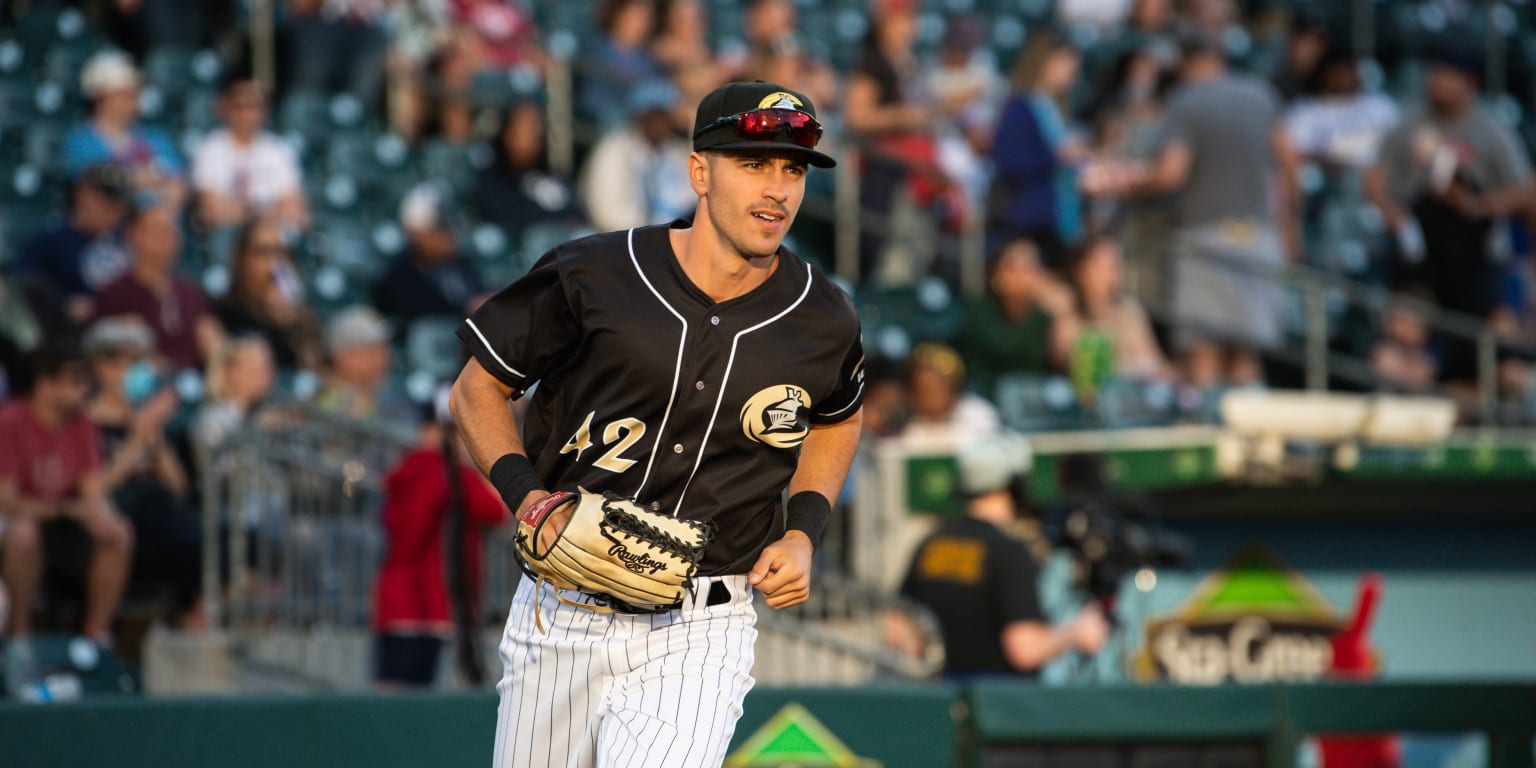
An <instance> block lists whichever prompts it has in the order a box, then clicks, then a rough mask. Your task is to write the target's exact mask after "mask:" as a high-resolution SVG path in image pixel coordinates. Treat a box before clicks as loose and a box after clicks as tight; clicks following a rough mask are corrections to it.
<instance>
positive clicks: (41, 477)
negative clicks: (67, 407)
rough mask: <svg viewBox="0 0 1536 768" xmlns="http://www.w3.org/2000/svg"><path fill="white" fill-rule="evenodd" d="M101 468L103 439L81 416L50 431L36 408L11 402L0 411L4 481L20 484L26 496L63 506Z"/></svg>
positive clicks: (1, 475)
mask: <svg viewBox="0 0 1536 768" xmlns="http://www.w3.org/2000/svg"><path fill="white" fill-rule="evenodd" d="M100 466H101V438H100V436H99V435H97V433H96V427H95V425H93V424H91V420H90V419H89V418H87V417H86V415H85V414H83V413H81V414H78V415H76V416H75V417H74V418H72V419H70V420H69V421H66V422H64V423H63V424H61V425H60V426H59V428H58V429H56V430H55V429H50V428H49V427H48V426H47V425H45V424H43V423H42V422H41V421H39V420H38V418H37V412H36V411H34V410H32V404H31V403H29V402H27V401H26V400H13V401H11V402H10V403H9V404H7V405H5V406H4V407H0V479H5V480H11V481H14V482H15V483H16V490H17V491H18V492H19V493H20V494H21V495H22V496H24V497H26V498H30V499H38V500H41V501H60V500H63V499H66V498H68V497H69V496H71V495H72V494H74V493H76V492H78V491H79V490H80V481H82V480H84V479H85V478H86V477H87V476H88V475H90V474H91V473H92V472H94V471H96V469H97V468H99V467H100Z"/></svg>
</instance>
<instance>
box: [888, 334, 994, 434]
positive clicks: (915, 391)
mask: <svg viewBox="0 0 1536 768" xmlns="http://www.w3.org/2000/svg"><path fill="white" fill-rule="evenodd" d="M965 384H966V379H965V363H963V362H962V361H961V360H960V355H959V354H958V353H956V352H955V350H953V349H950V348H949V347H946V346H944V345H943V344H931V343H930V344H919V345H917V346H916V347H915V348H913V350H912V355H911V357H910V358H908V360H907V392H908V397H909V402H910V405H911V408H910V413H909V414H908V416H909V418H908V420H907V423H906V425H905V427H903V429H902V431H901V439H902V441H903V442H906V443H907V444H908V445H911V446H913V447H920V448H923V449H930V448H931V449H934V450H953V449H958V448H959V447H960V446H962V445H965V444H966V443H968V442H970V441H972V440H975V439H977V438H979V437H983V436H986V435H990V434H992V433H993V432H996V431H997V430H998V429H999V428H1000V427H1001V426H1002V422H1001V421H1000V420H999V419H998V416H997V410H996V409H994V408H993V407H992V404H991V403H989V402H987V401H986V400H984V399H982V398H981V397H979V396H978V395H976V394H974V393H972V392H967V391H966V388H965Z"/></svg>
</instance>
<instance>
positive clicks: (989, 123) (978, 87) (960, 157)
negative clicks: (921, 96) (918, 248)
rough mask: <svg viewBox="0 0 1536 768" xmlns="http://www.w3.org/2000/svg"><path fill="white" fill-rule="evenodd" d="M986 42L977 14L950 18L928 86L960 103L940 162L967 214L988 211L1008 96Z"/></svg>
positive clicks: (943, 128)
mask: <svg viewBox="0 0 1536 768" xmlns="http://www.w3.org/2000/svg"><path fill="white" fill-rule="evenodd" d="M985 41H986V30H985V29H984V28H983V27H982V25H981V22H980V21H979V20H978V19H977V18H976V17H974V16H968V15H957V16H952V17H950V19H949V20H948V22H947V23H946V24H945V27H944V41H943V43H942V44H941V45H940V46H939V60H938V62H937V66H936V67H934V69H933V70H932V71H931V72H929V73H928V90H929V91H931V92H932V93H933V95H934V98H936V99H938V100H939V101H940V102H942V103H946V104H953V105H955V108H954V110H953V112H952V114H951V116H950V119H947V120H944V121H942V122H941V123H940V124H939V126H938V127H937V136H938V164H939V168H940V170H941V171H942V172H943V173H944V175H945V176H947V177H948V178H951V179H954V180H955V181H956V182H957V183H958V184H959V185H960V187H961V189H962V190H963V191H964V193H965V202H966V211H967V212H975V211H982V210H985V209H986V200H987V189H988V186H989V184H990V182H991V178H992V173H991V163H990V162H989V161H988V159H987V156H988V155H989V154H990V153H991V151H992V130H993V127H994V126H996V125H997V119H998V110H999V108H1000V107H1001V105H1002V100H1003V98H1004V96H1005V95H1006V86H1005V85H1004V83H1003V81H1002V79H1001V78H1000V77H998V75H997V72H996V71H995V68H994V67H993V65H992V62H991V61H990V60H989V59H987V58H985V57H983V56H981V55H980V51H981V49H982V48H983V47H984V43H985ZM770 82H782V81H776V80H775V81H770Z"/></svg>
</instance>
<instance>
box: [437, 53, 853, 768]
mask: <svg viewBox="0 0 1536 768" xmlns="http://www.w3.org/2000/svg"><path fill="white" fill-rule="evenodd" d="M820 138H821V126H820V124H819V123H817V121H816V111H815V108H814V106H813V105H812V104H811V102H810V101H809V100H808V99H807V98H806V97H805V96H803V95H802V94H800V93H797V92H795V91H791V90H789V89H787V88H784V87H781V86H778V85H774V84H771V83H763V82H755V83H731V84H728V85H725V86H722V87H720V88H719V89H716V90H715V91H713V92H711V93H710V94H709V95H707V96H705V97H704V99H703V100H702V101H701V102H700V104H699V107H698V112H697V115H696V121H695V126H694V134H693V149H694V151H693V153H692V154H691V155H690V156H689V158H688V177H689V180H690V181H691V183H692V186H693V189H694V191H695V192H696V193H697V194H698V197H699V201H698V207H697V209H696V211H695V213H694V217H693V220H692V221H691V222H690V221H682V220H679V221H674V222H672V223H670V224H666V225H659V226H649V227H639V228H635V229H631V230H627V231H621V232H611V233H607V234H600V235H595V236H592V237H587V238H583V239H579V240H575V241H572V242H569V243H566V244H564V245H561V246H559V247H556V248H555V249H554V250H552V251H550V252H549V253H547V254H545V255H544V256H543V258H541V259H540V260H539V262H538V263H537V264H536V265H535V266H534V267H533V269H532V270H530V271H529V273H528V274H527V275H526V276H524V277H523V278H521V279H519V280H518V281H516V282H514V283H513V284H512V285H510V286H508V287H507V288H506V289H504V290H503V291H502V292H501V293H499V294H497V295H496V296H495V297H493V298H492V299H490V300H489V301H488V302H486V304H485V305H484V306H482V307H481V308H480V309H479V310H477V311H476V312H475V313H474V315H473V316H471V317H470V318H469V319H467V320H466V321H465V322H464V324H463V326H462V327H461V328H460V329H459V331H458V333H459V337H460V338H461V339H462V340H463V341H464V342H465V343H466V344H468V346H469V348H470V349H471V350H472V353H473V359H472V360H470V362H469V363H468V364H467V365H466V366H465V368H464V371H463V373H462V374H461V375H460V376H459V379H458V381H457V382H456V383H455V385H454V388H453V392H452V398H451V405H452V409H453V414H454V417H455V419H456V420H457V421H458V424H459V425H460V428H461V429H462V431H463V434H464V437H465V439H466V441H467V443H468V445H469V447H470V451H471V453H472V454H473V455H474V457H475V460H476V462H477V463H478V464H479V465H480V468H481V469H482V470H483V471H485V472H486V474H487V475H488V477H489V478H490V480H491V482H492V483H493V484H494V485H495V486H496V488H497V489H498V490H499V491H500V492H501V494H502V496H503V498H504V499H505V500H506V501H507V504H508V506H509V507H511V508H512V509H514V510H517V512H518V515H519V520H520V523H519V525H520V528H525V529H527V530H534V529H533V527H532V526H530V523H541V524H542V526H541V527H539V528H537V531H536V537H537V538H538V540H539V541H540V542H545V540H546V538H553V537H555V536H559V535H561V534H560V531H559V530H556V529H557V528H558V526H559V524H558V523H555V524H550V523H549V519H553V518H552V517H550V516H549V510H550V508H551V507H552V506H554V504H556V503H558V502H561V501H563V500H564V498H565V497H568V496H572V495H573V494H575V493H581V494H584V495H590V494H588V492H592V493H601V492H608V493H609V494H611V496H610V497H609V498H613V497H615V496H622V497H630V498H633V499H634V500H636V501H637V502H638V503H639V504H640V505H643V508H644V509H645V510H653V511H656V512H658V513H660V514H663V515H670V516H674V517H673V518H669V522H679V521H694V522H690V523H688V524H689V525H697V526H699V527H701V528H702V527H707V528H709V529H711V530H712V532H713V536H712V538H711V539H709V540H708V543H707V545H706V546H705V547H703V551H702V555H701V556H700V557H699V559H698V561H697V568H696V572H694V571H690V575H691V576H692V578H690V579H688V580H687V581H686V583H685V584H684V585H683V586H684V587H686V592H683V593H681V594H682V597H681V599H679V600H677V601H676V602H675V603H673V604H668V605H662V606H661V607H660V608H659V609H657V610H655V611H653V612H644V613H640V612H631V611H630V610H628V609H629V608H631V607H632V606H630V605H629V604H628V603H626V602H625V601H622V600H617V599H612V598H611V596H605V595H603V594H602V593H601V590H596V591H594V590H591V589H585V588H584V589H582V590H579V591H578V590H571V589H560V588H558V587H557V586H555V585H554V584H552V583H550V582H549V581H546V580H545V579H544V578H543V576H542V572H541V575H540V577H539V578H537V579H534V578H530V579H524V580H522V582H521V583H520V584H519V586H518V590H517V594H516V597H515V598H514V599H513V602H512V607H511V611H510V613H509V615H508V617H507V624H506V631H505V633H504V635H503V639H502V642H501V646H500V655H501V659H502V662H503V664H504V666H505V673H504V675H503V677H502V679H501V682H500V684H499V685H498V686H497V690H498V691H499V693H500V697H501V703H500V707H499V710H498V717H497V725H496V745H495V765H496V766H497V768H512V767H513V766H519V767H522V766H526V767H528V768H543V767H544V766H590V765H594V764H598V765H603V766H669V767H675V766H718V765H720V763H721V762H722V760H723V759H724V756H725V751H726V748H727V745H728V744H729V742H730V739H731V734H732V732H733V731H734V729H735V724H736V720H737V719H738V718H739V717H740V715H741V711H742V710H741V707H742V702H743V700H744V699H745V697H746V694H747V691H748V690H749V689H750V688H751V687H752V684H753V678H752V674H751V671H752V660H753V642H754V639H755V638H756V635H757V632H756V629H755V627H754V625H755V621H756V614H755V612H754V608H753V603H752V590H754V589H755V590H757V591H759V592H762V593H763V594H764V596H765V598H766V602H767V604H768V605H769V606H772V607H773V608H784V607H786V606H791V605H795V604H797V603H799V602H801V601H803V600H804V599H805V598H806V596H807V594H808V592H809V589H810V570H811V555H812V553H813V552H814V550H815V547H816V545H817V542H818V540H819V539H820V536H821V533H822V531H823V529H824V528H825V525H826V522H827V518H828V516H829V515H830V512H831V507H832V504H833V502H834V501H835V500H836V498H837V493H838V491H839V489H840V488H841V487H842V485H843V481H844V478H845V476H846V475H847V472H848V467H849V464H850V463H851V461H852V459H853V454H854V451H855V448H856V446H857V442H858V436H859V425H860V421H861V410H860V405H861V403H862V398H863V390H864V387H863V363H864V356H863V349H862V347H861V345H860V339H859V325H858V319H857V315H856V314H855V311H854V308H853V305H852V302H851V301H850V300H849V298H848V296H847V295H846V294H845V293H844V292H843V291H842V290H840V289H838V288H837V287H836V286H834V285H833V284H832V283H831V282H829V281H828V280H827V278H826V276H825V275H823V274H822V273H821V271H820V270H819V269H817V268H816V267H814V266H812V265H810V264H807V263H806V262H805V261H803V260H801V259H800V258H799V257H797V256H796V255H795V254H793V253H791V252H790V251H789V250H787V249H785V248H783V247H782V245H781V243H782V241H783V239H784V235H785V234H786V233H787V232H788V231H789V227H790V225H791V224H792V223H793V222H794V219H795V214H796V213H797V212H798V211H799V208H800V204H801V201H802V200H803V197H804V193H805V176H806V173H807V171H808V168H807V166H809V165H814V166H817V167H821V168H828V167H832V166H833V165H834V164H835V163H834V161H833V160H832V158H830V157H828V156H827V155H825V154H822V153H821V152H818V151H817V150H816V145H817V142H818V141H819V140H820ZM535 383H537V384H538V387H537V389H536V390H534V391H533V394H532V395H531V402H530V404H529V407H528V411H527V416H526V418H525V422H526V423H523V424H518V423H517V422H516V420H515V419H514V417H513V416H512V415H511V411H510V409H509V407H508V401H509V400H510V399H513V398H518V397H521V396H522V395H523V394H525V393H527V392H528V391H529V390H530V388H532V387H533V386H534V384H535ZM578 489H580V491H578ZM598 503H602V502H598ZM571 506H574V505H571ZM606 508H607V507H606V506H605V509H606ZM632 508H637V507H632ZM547 518H548V519H547ZM630 518H631V519H633V515H631V516H630ZM565 519H566V520H568V521H569V526H568V527H569V528H574V527H576V518H574V517H566V518H565ZM679 524H681V523H679ZM641 527H642V528H644V526H641ZM652 529H654V526H653V528H652ZM565 535H566V536H567V537H569V536H570V531H569V530H568V529H567V530H566V532H565ZM605 535H609V540H611V541H614V542H615V543H614V545H613V546H612V547H610V548H609V549H608V550H603V548H602V546H599V547H595V548H593V549H596V550H599V551H596V552H593V553H591V555H592V556H593V557H599V556H602V555H604V554H607V555H608V556H610V558H612V557H617V558H618V560H620V561H621V563H620V565H621V566H623V567H627V568H628V569H629V570H630V571H633V572H636V573H638V572H640V571H641V570H643V569H645V568H647V567H649V566H650V565H652V564H653V563H654V562H655V561H654V560H652V559H650V558H651V557H652V555H651V552H652V550H645V551H644V552H642V553H640V554H636V553H635V552H633V551H629V550H626V548H625V547H624V546H622V545H621V544H620V543H618V542H619V539H617V538H613V537H612V536H611V535H610V534H606V533H605ZM658 537H659V538H658V542H659V543H658V545H657V547H658V548H656V549H655V550H654V551H655V552H656V553H657V554H658V556H662V555H665V553H666V552H674V553H675V552H679V551H682V550H681V549H680V547H679V545H678V539H677V537H669V536H665V535H660V534H658ZM522 543H525V540H524V539H520V545H521V544H522ZM546 543H547V542H546ZM603 546H607V545H606V544H604V545H603ZM614 552H617V553H618V554H617V555H614ZM577 554H578V555H579V556H580V555H581V553H577ZM529 562H532V561H529ZM525 567H526V566H525ZM623 567H621V568H620V569H619V571H620V572H622V571H623ZM658 567H659V565H658ZM655 570H656V568H651V569H650V571H649V572H654V571H655Z"/></svg>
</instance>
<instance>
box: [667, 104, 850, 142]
mask: <svg viewBox="0 0 1536 768" xmlns="http://www.w3.org/2000/svg"><path fill="white" fill-rule="evenodd" d="M727 125H729V126H733V127H735V129H736V138H738V139H746V140H748V141H772V140H773V139H776V138H778V137H779V136H780V135H781V134H788V136H789V140H790V141H791V142H793V143H794V144H795V145H796V146H801V147H805V148H806V149H815V148H816V144H817V143H818V142H820V141H821V123H818V122H816V118H814V117H812V116H811V115H810V113H808V112H801V111H800V110H798V109H783V108H768V109H754V110H751V111H748V112H741V113H738V114H734V115H726V116H725V117H722V118H719V119H717V120H715V121H714V122H712V123H710V124H709V125H706V126H704V127H703V128H700V129H699V130H697V131H695V132H694V134H693V137H694V138H695V139H697V138H698V137H700V136H702V135H704V134H705V133H708V132H709V131H712V130H714V129H716V128H723V127H725V126H727Z"/></svg>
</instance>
